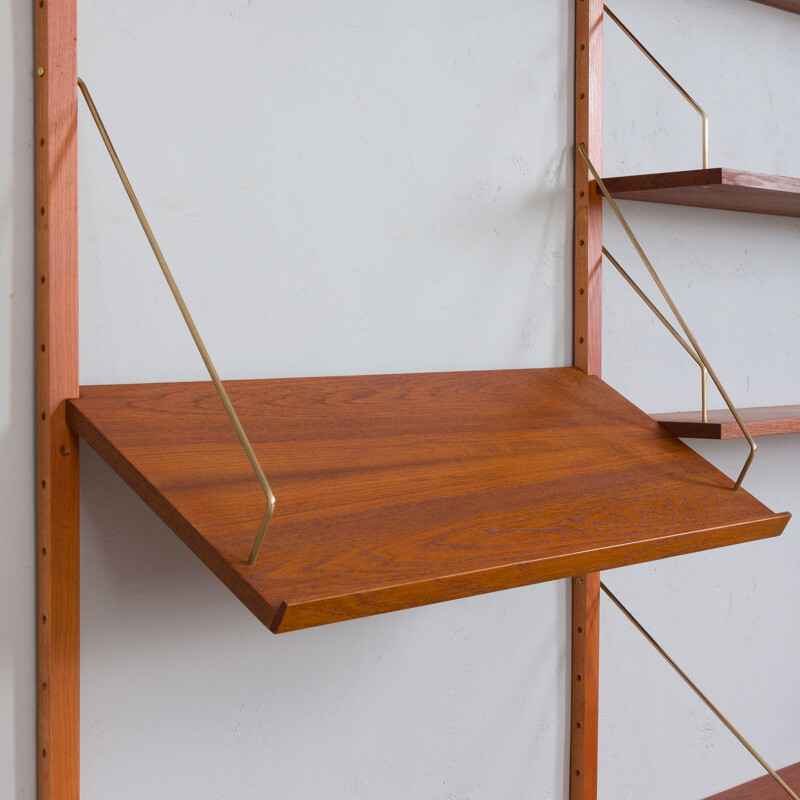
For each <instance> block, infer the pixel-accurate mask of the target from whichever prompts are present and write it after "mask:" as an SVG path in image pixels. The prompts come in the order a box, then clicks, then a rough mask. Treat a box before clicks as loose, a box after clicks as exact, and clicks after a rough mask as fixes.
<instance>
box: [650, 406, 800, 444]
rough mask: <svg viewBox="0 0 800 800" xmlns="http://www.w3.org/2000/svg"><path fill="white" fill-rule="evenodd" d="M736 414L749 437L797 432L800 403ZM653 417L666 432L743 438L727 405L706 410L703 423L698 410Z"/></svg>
mask: <svg viewBox="0 0 800 800" xmlns="http://www.w3.org/2000/svg"><path fill="white" fill-rule="evenodd" d="M739 415H740V416H741V417H742V419H743V420H744V422H745V424H746V425H747V429H748V430H749V431H750V433H751V435H753V436H777V435H779V434H782V433H800V406H763V407H759V408H740V409H739ZM653 419H654V420H655V421H656V422H658V423H660V424H661V425H663V426H664V427H665V428H666V429H667V430H668V431H670V433H672V434H674V435H675V436H678V437H681V438H684V439H743V438H744V435H743V434H742V429H741V428H740V427H739V426H738V425H737V424H736V420H735V419H734V418H733V414H731V412H730V411H728V409H727V408H725V409H720V410H716V411H709V412H708V422H703V418H702V415H701V412H699V411H679V412H676V413H673V414H654V415H653Z"/></svg>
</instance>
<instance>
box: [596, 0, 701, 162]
mask: <svg viewBox="0 0 800 800" xmlns="http://www.w3.org/2000/svg"><path fill="white" fill-rule="evenodd" d="M603 11H604V12H605V13H606V14H608V16H609V17H611V19H612V20H613V21H614V22H616V24H617V26H618V27H619V29H620V30H621V31H622V32H623V33H624V34H625V35H626V36H627V37H628V38H629V39H630V40H631V41H632V42H633V43H634V44H635V45H636V46H637V47H638V48H639V50H641V51H642V53H644V55H645V56H646V57H647V58H648V59H649V60H650V62H651V63H652V64H653V66H654V67H655V68H656V69H657V70H658V71H659V72H660V73H661V74H662V75H663V76H664V77H665V78H666V79H667V80H668V81H669V82H670V83H671V84H672V85H673V87H674V88H675V89H676V90H677V91H678V92H679V93H680V95H681V97H683V99H684V100H685V101H686V102H687V103H688V104H689V105H690V106H691V107H692V108H693V109H694V110H695V111H696V112H697V113H698V114H699V115H700V119H701V120H702V123H703V169H708V116H707V114H706V112H705V111H703V109H702V108H701V107H700V106H699V104H698V103H697V101H696V100H695V99H694V98H693V97H692V96H691V95H690V94H689V92H687V91H686V89H684V88H683V86H681V85H680V84H679V83H678V81H676V80H675V78H673V77H672V75H670V74H669V72H668V71H667V68H666V67H665V66H664V65H663V64H662V63H661V62H660V61H659V60H658V59H657V58H656V57H655V56H654V55H653V54H652V53H651V52H650V51H649V50H648V49H647V48H646V47H645V46H644V45H643V44H642V43H641V42H640V41H639V40H638V39H637V38H636V37H635V36H634V35H633V33H632V32H631V31H630V30H629V29H628V28H627V27H626V26H625V25H624V24H623V23H622V21H621V20H620V18H619V17H618V16H617V15H616V14H615V13H614V12H613V11H612V10H611V9H610V8H609V7H608V6H606V5H604V6H603Z"/></svg>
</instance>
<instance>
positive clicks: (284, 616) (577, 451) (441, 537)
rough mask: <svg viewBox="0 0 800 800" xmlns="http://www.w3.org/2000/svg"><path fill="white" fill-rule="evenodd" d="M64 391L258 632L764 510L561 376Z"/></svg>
mask: <svg viewBox="0 0 800 800" xmlns="http://www.w3.org/2000/svg"><path fill="white" fill-rule="evenodd" d="M227 387H228V390H229V392H230V395H231V399H232V400H233V403H234V405H235V406H236V408H237V409H238V412H239V414H240V417H241V419H242V423H243V424H244V426H245V429H246V430H247V431H248V435H249V436H250V439H251V441H252V443H253V446H254V448H255V449H256V452H257V453H258V456H259V459H260V460H261V463H262V465H263V467H264V470H265V472H266V474H267V476H268V477H269V480H270V483H271V485H272V487H273V489H274V491H275V494H276V496H277V499H278V502H277V506H276V511H275V516H274V517H273V521H272V524H271V525H270V529H269V531H268V532H267V538H266V540H265V543H264V548H263V550H262V553H261V556H260V557H259V561H258V563H257V564H256V565H255V566H252V567H251V566H248V564H247V562H246V559H247V556H248V554H249V550H250V546H251V544H252V540H253V536H254V534H255V531H256V529H257V527H258V523H259V521H260V519H261V516H262V515H263V512H264V508H265V499H264V496H263V494H262V493H261V490H260V488H259V486H258V484H257V482H256V480H255V478H254V477H253V474H252V471H251V469H250V466H249V464H248V462H247V459H246V457H245V455H244V452H243V451H242V449H241V447H240V446H239V443H238V442H237V441H236V438H235V435H234V433H233V430H232V429H231V426H230V423H229V421H228V419H227V417H226V416H225V413H224V411H223V409H222V407H221V404H220V403H219V400H218V398H217V396H216V393H215V391H214V389H213V387H212V385H211V383H210V382H204V383H184V384H180V383H178V384H141V385H131V386H89V387H83V388H82V390H81V397H80V399H79V400H76V401H72V402H70V403H69V406H68V418H69V421H70V424H71V425H72V426H73V427H74V429H75V430H76V431H77V432H78V433H79V434H80V435H81V436H82V437H83V438H84V439H85V440H86V441H87V442H88V443H89V444H90V445H91V446H92V447H93V448H94V449H95V450H97V452H98V453H99V454H100V455H101V456H102V457H103V458H104V459H105V460H106V461H108V463H109V464H111V466H112V467H113V468H114V469H115V470H116V471H117V472H118V473H119V474H120V475H121V476H122V477H123V478H124V479H125V480H126V481H127V482H128V483H129V484H130V485H131V486H132V487H133V489H134V490H135V491H136V492H137V493H138V494H139V495H140V496H141V497H142V498H143V499H144V500H145V501H146V502H147V503H148V504H149V505H150V506H151V507H152V508H153V510H155V511H156V513H158V514H159V516H160V517H161V518H162V519H163V520H164V521H165V522H166V523H167V525H169V526H170V527H171V528H172V530H174V531H175V532H176V533H177V534H178V536H180V537H181V539H183V540H184V541H185V542H186V544H188V545H189V547H190V548H191V549H192V550H193V551H194V552H195V553H196V554H197V555H198V556H199V557H200V558H201V559H202V560H203V561H204V562H205V563H206V564H207V565H208V566H209V567H210V568H211V570H212V571H213V572H214V573H215V574H217V575H218V577H219V578H220V579H221V580H222V581H223V582H224V583H225V584H227V585H228V586H229V587H230V588H231V589H232V591H233V592H234V593H235V594H236V595H237V596H238V597H239V598H240V599H241V600H242V602H244V603H245V605H247V607H248V608H250V609H251V611H253V613H254V614H255V615H256V616H257V617H258V618H259V619H260V620H262V621H263V622H264V623H265V624H266V625H268V626H269V627H270V629H271V630H273V631H276V632H277V631H284V630H291V629H294V628H303V627H309V626H313V625H320V624H324V623H328V622H335V621H339V620H344V619H351V618H354V617H361V616H366V615H369V614H376V613H381V612H384V611H391V610H395V609H400V608H408V607H411V606H416V605H423V604H426V603H433V602H438V601H441V600H448V599H453V598H457V597H465V596H469V595H474V594H480V593H483V592H489V591H494V590H497V589H506V588H510V587H514V586H522V585H525V584H530V583H536V582H540V581H547V580H553V579H556V578H563V577H567V576H571V575H581V574H585V573H588V572H594V571H599V570H603V569H609V568H612V567H618V566H621V565H623V564H631V563H635V562H640V561H648V560H651V559H656V558H663V557H666V556H672V555H677V554H680V553H687V552H692V551H695V550H701V549H707V548H712V547H721V546H723V545H729V544H735V543H737V542H743V541H747V540H750V539H758V538H762V537H767V536H775V535H777V534H779V533H780V532H781V531H782V530H783V528H784V527H785V525H786V523H787V521H788V519H789V515H788V514H773V513H772V512H770V511H769V509H767V508H766V507H765V506H763V505H762V504H761V503H759V502H758V501H757V500H755V499H754V498H753V497H751V496H750V495H749V494H747V493H746V492H744V491H738V492H732V491H731V490H730V489H731V486H732V481H731V479H730V478H728V477H726V476H725V475H723V474H722V473H721V472H719V471H718V470H716V469H715V468H714V467H712V466H711V465H710V464H708V463H707V462H706V461H704V460H703V459H702V458H701V457H700V456H698V455H697V454H696V453H694V452H693V451H692V450H691V449H690V448H689V447H687V446H686V445H684V444H683V443H681V442H679V441H678V440H677V439H676V438H674V437H673V436H672V435H671V434H670V433H668V432H667V431H665V430H664V429H663V428H662V427H660V426H659V425H658V424H656V423H655V422H654V421H653V420H652V419H650V417H649V416H647V415H646V414H644V412H642V411H640V410H639V409H637V408H636V407H635V406H633V405H632V404H631V403H629V402H628V401H627V400H625V399H624V398H623V397H621V396H620V395H619V394H617V393H616V392H615V391H614V390H612V389H611V388H610V387H608V386H607V385H606V384H604V383H603V382H602V381H601V380H599V379H598V378H593V377H590V376H587V375H585V374H584V373H582V372H581V371H579V370H577V369H574V368H561V369H539V370H505V371H488V372H460V373H430V374H421V375H382V376H362V377H345V378H305V379H287V380H256V381H232V382H230V383H228V384H227Z"/></svg>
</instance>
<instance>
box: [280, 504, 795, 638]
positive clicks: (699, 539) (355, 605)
mask: <svg viewBox="0 0 800 800" xmlns="http://www.w3.org/2000/svg"><path fill="white" fill-rule="evenodd" d="M791 516H792V515H791V514H790V513H789V512H787V511H785V512H781V513H776V514H774V515H772V516H771V517H765V518H764V519H759V520H749V521H748V522H743V523H739V524H736V525H725V526H721V527H717V528H707V529H703V530H694V531H685V532H683V533H680V534H676V535H673V536H668V537H664V539H663V540H658V541H659V544H660V546H661V547H662V548H663V550H661V551H660V552H659V553H658V554H657V555H655V554H653V549H654V548H653V539H647V540H644V541H642V542H631V543H628V544H624V545H616V546H613V547H605V548H598V549H596V550H588V551H584V552H581V553H579V554H573V553H569V554H565V555H562V556H559V557H557V558H551V559H548V560H547V562H546V565H545V567H544V568H542V567H541V566H539V562H538V561H530V562H524V563H518V564H510V565H507V566H502V567H493V568H489V569H484V570H477V571H475V572H472V573H466V574H461V575H451V576H443V577H441V578H434V579H430V580H426V581H417V582H414V583H409V584H398V585H396V586H389V587H382V588H378V589H373V590H370V591H365V592H359V593H351V594H347V595H342V596H336V597H329V598H322V599H311V600H307V601H303V600H295V601H291V600H289V601H283V602H282V603H281V607H280V610H279V613H278V614H276V616H275V618H274V620H273V622H272V624H270V625H269V626H268V627H269V628H270V630H271V631H272V632H273V633H285V632H288V631H293V630H300V629H303V628H311V627H315V626H318V625H327V624H330V623H334V622H343V621H345V620H348V619H358V618H360V617H367V616H372V615H375V614H383V613H388V612H390V611H399V610H402V609H406V608H415V607H418V606H424V605H431V604H433V603H441V602H445V601H447V600H458V599H462V598H465V597H472V596H475V595H479V594H488V593H490V592H496V591H503V590H505V589H517V588H520V587H522V586H532V585H534V584H537V583H546V582H548V581H553V580H559V579H563V578H571V577H573V576H575V575H586V574H589V573H592V572H602V571H604V570H607V569H616V568H617V567H624V566H628V565H630V564H641V563H644V562H646V561H657V560H660V559H662V558H670V557H673V556H679V555H686V554H688V553H692V552H696V551H698V550H712V549H715V548H719V547H727V546H729V545H734V544H744V543H745V542H752V541H757V540H759V539H769V538H773V537H776V536H780V534H781V533H783V531H784V529H785V528H786V525H787V524H788V522H789V520H790V519H791ZM723 531H724V540H720V541H715V534H716V535H717V536H718V537H719V536H720V535H721V534H722V533H723ZM687 539H690V540H691V542H692V544H691V545H688V546H687V544H686V540H687ZM562 562H570V565H569V568H567V567H566V564H564V565H562Z"/></svg>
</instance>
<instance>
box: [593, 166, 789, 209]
mask: <svg viewBox="0 0 800 800" xmlns="http://www.w3.org/2000/svg"><path fill="white" fill-rule="evenodd" d="M604 181H605V184H606V187H607V188H608V191H609V192H610V193H611V194H612V195H613V196H614V197H615V198H617V199H618V200H640V201H642V202H647V203H667V204H670V205H679V206H695V207H699V208H718V209H723V210H727V211H750V212H752V213H754V214H773V215H776V216H784V217H800V178H784V177H781V176H779V175H762V174H760V173H758V172H743V171H741V170H735V169H724V168H716V169H692V170H686V171H684V172H657V173H653V174H650V175H626V176H624V177H620V178H604Z"/></svg>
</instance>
